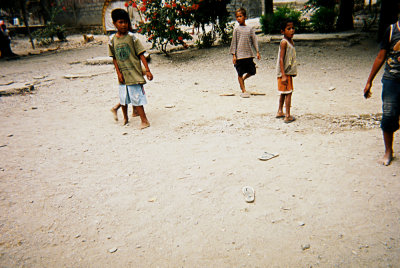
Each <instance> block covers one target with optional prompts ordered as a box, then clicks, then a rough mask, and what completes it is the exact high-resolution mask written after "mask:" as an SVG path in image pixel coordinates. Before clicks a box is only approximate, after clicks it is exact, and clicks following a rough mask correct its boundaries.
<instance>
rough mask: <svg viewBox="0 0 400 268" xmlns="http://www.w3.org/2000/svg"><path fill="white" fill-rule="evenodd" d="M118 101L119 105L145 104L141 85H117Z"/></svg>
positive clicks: (145, 100) (145, 99)
mask: <svg viewBox="0 0 400 268" xmlns="http://www.w3.org/2000/svg"><path fill="white" fill-rule="evenodd" d="M119 103H120V104H121V105H128V104H132V105H133V106H143V105H145V104H147V98H146V95H145V92H144V88H143V85H139V84H136V85H119Z"/></svg>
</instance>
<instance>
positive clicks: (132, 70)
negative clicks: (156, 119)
mask: <svg viewBox="0 0 400 268" xmlns="http://www.w3.org/2000/svg"><path fill="white" fill-rule="evenodd" d="M111 17H112V20H113V23H114V25H115V28H117V33H116V34H114V35H112V36H111V37H110V43H109V46H108V48H109V55H110V57H112V58H113V63H114V66H115V70H116V72H117V75H118V81H119V98H120V104H121V107H122V113H123V115H124V125H126V124H127V123H128V105H129V104H132V105H133V106H135V108H136V112H137V114H138V115H139V116H140V119H141V121H142V123H141V125H140V128H141V129H143V128H146V127H149V126H150V123H149V121H148V120H147V117H146V113H145V112H144V108H143V105H144V104H147V99H146V95H145V93H144V89H143V84H145V83H146V81H145V80H144V78H143V76H142V67H141V64H140V61H142V63H143V65H144V67H145V69H146V76H147V79H149V80H152V79H153V74H152V73H151V72H150V69H149V66H148V64H147V60H146V58H145V56H144V55H143V54H144V52H145V49H144V47H143V45H142V44H141V43H140V41H139V40H138V39H137V38H136V37H135V36H134V34H132V33H130V32H129V14H128V12H126V11H125V10H123V9H114V10H113V11H112V12H111ZM115 108H116V107H115Z"/></svg>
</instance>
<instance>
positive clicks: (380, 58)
mask: <svg viewBox="0 0 400 268" xmlns="http://www.w3.org/2000/svg"><path fill="white" fill-rule="evenodd" d="M386 54H387V50H386V49H381V50H380V51H379V53H378V55H377V56H376V58H375V61H374V64H373V65H372V69H371V72H370V74H369V76H368V80H367V84H366V85H365V88H364V98H366V99H368V98H369V97H371V87H372V81H374V78H375V76H376V74H377V73H378V72H379V70H380V69H381V67H382V65H383V63H384V62H385V59H386Z"/></svg>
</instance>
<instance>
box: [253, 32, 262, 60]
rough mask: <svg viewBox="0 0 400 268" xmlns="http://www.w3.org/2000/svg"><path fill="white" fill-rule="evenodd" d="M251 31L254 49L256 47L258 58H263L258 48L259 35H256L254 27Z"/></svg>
mask: <svg viewBox="0 0 400 268" xmlns="http://www.w3.org/2000/svg"><path fill="white" fill-rule="evenodd" d="M251 33H252V34H251V38H252V41H253V46H254V49H255V50H256V52H257V59H261V56H260V51H259V50H258V41H257V36H256V32H255V31H254V28H253V29H252V32H251Z"/></svg>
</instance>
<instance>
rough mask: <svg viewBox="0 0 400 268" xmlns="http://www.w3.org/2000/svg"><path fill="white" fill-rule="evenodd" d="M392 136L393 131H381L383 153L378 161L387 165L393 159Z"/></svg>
mask: <svg viewBox="0 0 400 268" xmlns="http://www.w3.org/2000/svg"><path fill="white" fill-rule="evenodd" d="M393 136H394V132H387V131H383V141H384V142H385V154H384V155H383V157H382V159H381V160H379V161H378V163H380V164H382V165H384V166H388V165H389V164H390V162H392V160H393Z"/></svg>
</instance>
